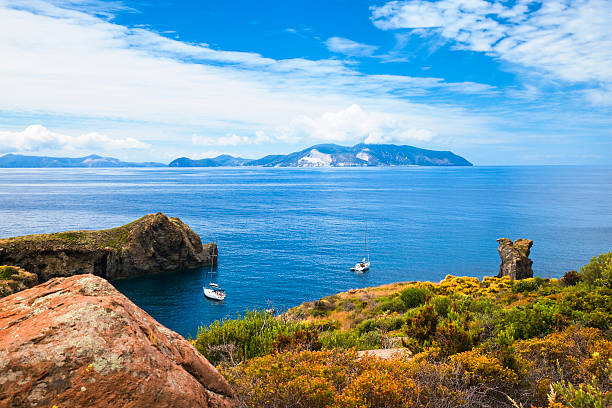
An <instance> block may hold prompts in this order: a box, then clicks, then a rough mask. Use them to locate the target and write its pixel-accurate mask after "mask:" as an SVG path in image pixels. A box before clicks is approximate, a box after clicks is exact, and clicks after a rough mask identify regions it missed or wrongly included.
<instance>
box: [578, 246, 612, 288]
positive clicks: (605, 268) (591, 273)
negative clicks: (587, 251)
mask: <svg viewBox="0 0 612 408" xmlns="http://www.w3.org/2000/svg"><path fill="white" fill-rule="evenodd" d="M580 273H581V275H582V276H583V278H584V281H585V282H586V283H588V284H590V285H593V286H606V287H608V288H612V252H607V253H605V254H601V255H599V256H596V257H595V256H594V257H593V258H591V262H589V263H588V264H587V265H584V266H583V267H582V268H581V269H580Z"/></svg>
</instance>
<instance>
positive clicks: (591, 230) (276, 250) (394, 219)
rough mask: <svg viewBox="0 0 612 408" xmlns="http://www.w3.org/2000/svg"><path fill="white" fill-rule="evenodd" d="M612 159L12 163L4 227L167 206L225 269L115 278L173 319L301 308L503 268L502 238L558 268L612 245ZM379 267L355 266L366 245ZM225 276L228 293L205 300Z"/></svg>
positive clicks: (95, 224)
mask: <svg viewBox="0 0 612 408" xmlns="http://www.w3.org/2000/svg"><path fill="white" fill-rule="evenodd" d="M611 201H612V168H610V167H556V166H555V167H471V168H459V167H457V168H419V167H410V168H407V167H397V168H359V169H341V168H335V169H268V168H232V169H227V168H216V169H214V168H213V169H172V168H168V169H166V168H163V169H41V170H38V169H37V170H29V169H25V170H24V169H1V170H0V235H1V236H2V237H9V236H14V235H24V234H33V233H44V232H55V231H62V230H69V229H100V228H109V227H113V226H118V225H122V224H124V223H127V222H129V221H132V220H134V219H136V218H139V217H141V216H142V215H144V214H147V213H152V212H158V211H162V212H165V213H167V214H168V215H170V216H176V217H180V218H181V219H182V220H183V221H185V222H186V223H187V224H189V225H190V226H191V227H192V228H193V230H195V231H196V232H197V233H198V234H200V236H201V237H202V240H203V241H205V242H210V241H212V240H215V239H216V240H217V242H218V244H219V251H220V259H219V267H218V269H215V270H214V271H213V273H212V274H211V273H210V270H209V269H208V268H204V269H203V270H195V271H184V272H180V273H171V274H162V275H156V276H148V277H142V278H134V279H128V280H122V281H115V282H113V284H114V285H115V286H116V287H117V288H118V289H119V290H121V291H122V292H123V293H125V294H126V295H127V296H128V297H130V298H131V299H132V300H133V301H134V302H135V303H136V304H138V305H139V306H141V307H142V308H144V309H145V310H146V311H148V312H149V313H150V314H151V315H152V316H153V317H155V318H156V319H157V320H159V321H160V322H161V323H162V324H164V325H166V326H168V327H169V328H171V329H173V330H176V331H178V332H179V333H181V334H183V335H186V336H187V335H192V336H193V335H195V334H196V332H197V327H198V326H200V325H202V324H206V323H209V322H211V321H213V320H214V319H219V318H223V317H225V316H228V315H229V316H233V315H235V313H236V312H239V311H243V310H244V309H245V308H253V307H268V306H274V307H275V308H277V309H283V308H286V307H291V306H295V305H297V304H299V303H301V302H304V301H309V300H314V299H317V298H320V297H322V296H326V295H330V294H332V293H336V292H339V291H344V290H347V289H350V288H354V287H365V286H375V285H380V284H384V283H389V282H394V281H408V280H432V281H438V280H440V279H442V278H443V277H444V276H445V275H447V274H453V275H469V276H478V277H480V276H483V275H494V274H496V273H497V270H498V267H499V257H498V255H497V251H496V248H497V243H496V242H495V240H496V239H497V238H499V237H509V238H511V239H515V238H519V237H525V238H531V239H533V240H534V242H535V244H534V247H533V248H532V259H533V260H534V265H533V267H534V270H535V272H536V274H538V275H541V276H550V277H558V276H560V275H561V274H563V273H564V272H565V271H567V270H570V269H577V268H579V267H580V266H581V265H582V264H584V263H585V262H586V261H588V259H589V258H590V257H591V256H593V255H596V254H599V253H601V252H604V251H608V250H610V249H612V211H611V210H612V204H611ZM366 223H367V225H368V230H369V233H368V238H369V241H370V255H371V259H372V269H371V271H369V272H367V273H365V274H355V273H353V272H350V271H349V267H350V266H352V265H353V264H354V263H355V262H356V261H358V260H359V259H361V257H362V256H363V253H364V243H363V239H364V230H365V226H366ZM211 281H214V282H217V283H219V284H220V285H221V286H222V287H224V288H225V289H226V290H227V294H228V296H227V299H226V300H225V301H224V302H214V301H210V300H207V299H205V298H204V297H203V294H202V286H203V285H206V284H208V283H209V282H211Z"/></svg>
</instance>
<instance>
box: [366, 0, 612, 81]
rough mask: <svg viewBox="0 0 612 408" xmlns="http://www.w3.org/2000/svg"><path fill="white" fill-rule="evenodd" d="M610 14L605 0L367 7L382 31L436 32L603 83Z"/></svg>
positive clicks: (607, 75) (611, 62)
mask: <svg viewBox="0 0 612 408" xmlns="http://www.w3.org/2000/svg"><path fill="white" fill-rule="evenodd" d="M509 4H512V5H509ZM610 15H612V2H610V1H607V0H558V1H535V0H518V1H516V2H515V3H508V2H502V1H499V0H495V1H486V0H440V1H436V2H430V1H426V0H409V1H392V2H389V3H387V4H385V5H383V6H380V7H373V8H372V21H373V22H374V24H375V25H376V26H377V27H378V28H381V29H383V30H396V29H410V30H413V31H414V32H415V33H417V34H422V35H427V34H431V33H436V34H438V35H440V36H441V37H442V38H444V39H446V40H447V41H450V42H451V43H452V44H453V45H454V47H455V48H458V49H467V50H472V51H480V52H485V53H487V54H489V55H491V56H494V57H496V58H499V59H501V60H504V61H507V62H509V63H512V64H520V65H522V66H526V67H529V68H535V69H537V70H539V71H541V72H545V73H552V74H554V75H555V77H556V78H558V79H562V80H565V81H570V82H603V83H604V84H610V83H612V70H611V69H610V67H611V66H612V52H611V51H610V50H612V24H610V21H609V20H610ZM594 87H596V88H598V87H599V86H598V85H597V84H595V85H594ZM606 87H607V85H605V86H603V87H602V89H601V90H602V91H605V90H606Z"/></svg>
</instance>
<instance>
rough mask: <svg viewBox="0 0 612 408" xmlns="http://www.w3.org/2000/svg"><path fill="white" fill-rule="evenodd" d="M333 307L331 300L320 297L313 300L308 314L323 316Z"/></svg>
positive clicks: (333, 303) (334, 306)
mask: <svg viewBox="0 0 612 408" xmlns="http://www.w3.org/2000/svg"><path fill="white" fill-rule="evenodd" d="M335 308H336V304H335V302H334V301H333V300H331V299H321V300H317V301H316V302H314V308H313V309H312V310H311V311H310V314H311V315H312V316H314V317H324V316H327V315H329V312H331V311H332V310H334V309H335Z"/></svg>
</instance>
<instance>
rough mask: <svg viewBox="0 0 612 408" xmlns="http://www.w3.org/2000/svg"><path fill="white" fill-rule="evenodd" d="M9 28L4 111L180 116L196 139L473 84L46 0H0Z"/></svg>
mask: <svg viewBox="0 0 612 408" xmlns="http://www.w3.org/2000/svg"><path fill="white" fill-rule="evenodd" d="M63 3H65V2H62V4H63ZM50 33H52V35H50ZM0 38H5V39H9V38H10V41H8V40H7V41H0V60H1V61H2V63H1V64H0V89H1V90H2V92H0V111H4V112H15V113H19V114H29V115H32V116H35V115H38V114H40V113H44V114H46V115H61V116H62V117H66V116H68V117H71V116H77V117H80V118H97V120H104V121H116V122H118V123H128V122H131V123H132V124H134V125H133V126H136V127H137V126H139V125H138V123H146V124H149V125H150V124H159V125H164V126H168V127H177V126H180V127H181V128H182V129H185V130H186V132H185V135H184V136H183V138H184V141H186V142H187V143H188V142H189V136H188V135H190V134H192V133H194V132H196V133H199V134H202V133H204V132H209V131H210V133H214V134H216V135H219V134H221V135H222V134H225V133H226V132H228V130H229V131H231V132H235V133H236V134H247V133H249V132H250V133H251V134H252V133H253V132H255V131H257V130H262V131H264V132H268V133H269V132H270V131H271V130H272V129H276V128H278V127H280V126H283V125H287V124H288V123H289V122H290V121H291V120H292V119H294V118H297V117H299V116H301V115H307V116H312V117H316V116H317V115H321V114H323V113H325V112H333V111H337V110H340V109H342V108H343V107H346V106H349V105H350V104H352V103H358V104H359V105H360V106H363V107H366V106H367V107H368V109H370V110H380V111H383V112H384V111H388V110H399V111H402V112H406V113H407V114H411V113H414V112H416V111H422V110H424V107H423V106H420V105H419V104H416V103H411V102H409V101H406V100H405V99H404V98H405V97H407V96H411V95H424V94H427V93H428V92H433V91H436V92H437V93H439V92H440V91H441V90H444V92H448V93H462V92H463V88H462V85H461V84H449V83H446V82H444V81H442V80H440V79H435V78H434V79H433V81H432V80H431V79H419V78H410V77H399V76H397V77H394V78H393V79H390V78H386V77H377V76H374V75H364V74H361V73H359V72H358V71H356V70H354V69H353V68H352V67H350V66H348V65H346V64H345V63H343V62H342V61H338V60H319V61H312V60H307V59H300V58H296V59H288V60H274V59H271V58H265V57H263V56H261V55H259V54H255V53H247V52H233V51H223V50H214V49H212V48H210V47H209V46H208V45H206V44H191V43H186V42H181V41H176V40H172V39H169V38H166V37H163V36H161V35H159V34H157V33H154V32H152V31H149V30H146V29H143V28H127V27H124V26H121V25H117V24H113V23H112V22H110V21H108V20H107V19H102V18H98V17H96V16H92V15H89V14H86V13H84V12H81V11H75V10H69V9H65V8H61V7H56V6H54V5H52V4H49V3H46V2H43V1H34V0H21V1H19V2H17V1H0ZM398 78H403V81H400V80H398ZM452 86H457V88H452ZM481 90H482V91H483V92H484V93H487V92H489V90H488V88H487V86H484V85H483V86H482V88H481ZM471 92H473V91H469V92H468V93H471ZM448 109H449V108H448V106H440V107H439V108H435V109H434V108H432V109H429V114H430V115H432V117H436V118H440V117H447V116H448V115H447V111H448ZM213 131H214V132H213ZM185 139H186V140H185Z"/></svg>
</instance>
